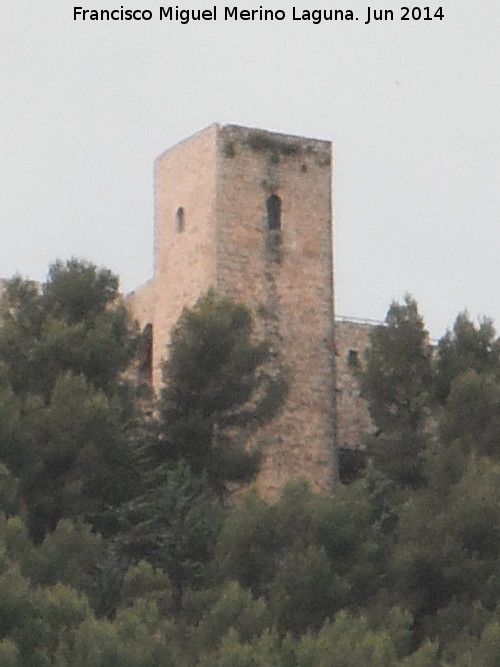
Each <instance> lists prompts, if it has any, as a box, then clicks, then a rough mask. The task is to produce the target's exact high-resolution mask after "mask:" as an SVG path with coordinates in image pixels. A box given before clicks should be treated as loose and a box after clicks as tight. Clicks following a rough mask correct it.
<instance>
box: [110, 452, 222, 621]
mask: <svg viewBox="0 0 500 667" xmlns="http://www.w3.org/2000/svg"><path fill="white" fill-rule="evenodd" d="M223 513H224V510H223V507H222V504H221V502H220V500H219V498H218V496H217V495H215V494H214V492H213V490H212V489H211V487H210V486H209V485H208V484H207V482H206V479H205V478H203V477H196V476H195V475H194V474H193V473H192V471H191V470H190V469H189V468H188V467H187V466H186V465H182V464H179V465H177V466H176V467H175V468H172V469H170V470H167V471H166V472H165V477H164V479H163V480H161V481H159V482H158V483H157V484H155V485H154V486H152V487H151V488H150V489H149V490H148V491H147V492H146V493H145V494H144V495H142V496H138V497H135V498H133V499H132V500H131V501H130V502H128V503H126V504H125V505H124V506H123V507H122V508H121V511H120V517H121V525H120V534H119V535H118V536H117V538H116V541H117V544H118V546H119V549H120V551H121V552H122V553H124V554H126V555H127V557H128V558H129V559H131V560H132V561H133V562H139V561H140V560H143V559H144V560H147V561H148V562H149V563H150V564H151V565H153V567H155V568H159V569H161V570H163V571H164V572H166V573H167V574H168V577H169V580H170V582H171V584H172V587H173V599H174V605H175V607H176V610H177V611H179V610H180V608H181V604H182V597H183V593H184V589H185V587H186V586H187V585H188V584H196V583H197V582H199V580H200V579H202V577H203V574H204V571H205V568H206V565H207V563H209V562H210V560H211V559H212V557H213V553H214V550H215V545H216V541H217V536H218V534H219V531H220V528H221V525H222V519H223Z"/></svg>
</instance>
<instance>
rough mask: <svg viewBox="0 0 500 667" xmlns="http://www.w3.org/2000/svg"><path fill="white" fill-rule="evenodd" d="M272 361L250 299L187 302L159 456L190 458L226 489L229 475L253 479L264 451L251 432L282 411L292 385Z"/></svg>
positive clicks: (165, 395) (169, 367)
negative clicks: (257, 334)
mask: <svg viewBox="0 0 500 667" xmlns="http://www.w3.org/2000/svg"><path fill="white" fill-rule="evenodd" d="M269 360H270V351H269V347H268V345H267V344H266V342H264V341H260V342H255V340H254V332H253V324H252V318H251V315H250V312H249V311H248V309H247V308H246V307H245V306H244V305H242V304H239V303H236V302H234V301H232V300H231V299H227V298H218V297H217V296H216V295H215V294H214V293H213V292H209V293H208V294H207V295H206V296H203V297H201V298H200V299H199V300H198V302H197V303H196V305H195V306H194V308H193V309H191V310H187V309H185V310H184V311H183V313H182V315H181V317H180V319H179V322H178V324H177V326H176V327H175V328H174V330H173V331H172V340H171V345H170V351H169V357H168V360H167V362H166V364H165V371H164V379H165V387H164V389H163V391H162V398H161V404H160V410H161V418H162V429H163V439H162V443H161V449H160V451H159V453H158V455H159V457H160V458H162V459H170V460H172V459H173V460H179V459H183V460H185V461H186V463H187V464H188V465H189V466H190V467H191V468H192V469H193V471H194V472H195V473H201V472H202V471H203V472H205V473H206V474H207V475H208V479H209V480H210V482H211V483H212V484H213V485H214V487H215V488H217V489H218V491H219V492H222V491H224V489H225V483H226V482H227V481H246V480H248V479H250V478H251V477H252V475H254V474H255V472H256V470H257V466H258V458H259V457H258V452H256V451H254V452H249V451H246V450H245V448H244V442H245V439H246V437H247V436H248V434H249V431H251V430H252V429H254V428H255V427H256V426H258V425H259V424H262V423H263V422H264V421H265V420H267V419H269V418H270V417H272V416H273V415H274V414H275V411H276V410H277V408H278V407H279V405H280V404H281V402H282V399H283V396H284V392H285V389H286V387H285V382H284V379H283V375H282V374H280V373H277V374H274V376H273V377H272V376H271V374H270V372H269V368H268V365H266V364H267V362H269Z"/></svg>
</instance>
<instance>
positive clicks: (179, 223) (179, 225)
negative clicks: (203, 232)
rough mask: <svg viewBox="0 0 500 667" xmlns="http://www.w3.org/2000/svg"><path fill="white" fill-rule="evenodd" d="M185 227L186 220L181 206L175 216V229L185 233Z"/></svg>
mask: <svg viewBox="0 0 500 667" xmlns="http://www.w3.org/2000/svg"><path fill="white" fill-rule="evenodd" d="M184 227H185V220H184V209H183V208H182V206H179V208H178V209H177V212H176V214H175V228H176V230H177V232H179V233H180V232H183V231H184Z"/></svg>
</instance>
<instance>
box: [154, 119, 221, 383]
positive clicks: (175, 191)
mask: <svg viewBox="0 0 500 667" xmlns="http://www.w3.org/2000/svg"><path fill="white" fill-rule="evenodd" d="M216 148H217V126H215V125H214V126H212V127H210V128H208V129H206V130H204V131H203V132H200V133H198V134H196V135H194V136H193V137H190V138H189V139H187V140H186V141H183V142H182V143H180V144H178V145H177V146H174V147H173V148H171V149H169V150H168V151H166V152H165V153H163V154H162V155H160V157H159V158H158V159H157V160H156V164H155V269H154V271H155V273H154V298H155V312H154V317H153V320H152V324H153V371H152V375H153V386H154V387H155V389H157V390H158V389H159V388H160V386H161V383H162V372H161V368H162V362H163V361H164V360H165V358H166V356H167V346H168V343H169V340H170V331H171V329H172V327H173V326H174V325H175V323H176V322H177V320H178V318H179V315H180V314H181V312H182V309H183V307H185V306H186V307H191V306H193V305H194V303H195V302H196V300H197V298H198V297H199V296H200V295H201V294H203V293H204V292H206V291H207V290H208V289H209V288H210V287H212V286H214V285H215V279H216V238H215V229H216V228H215V217H214V216H215V178H216V174H215V169H216ZM179 209H182V212H183V226H184V228H183V230H181V231H180V230H179V229H178V225H179V219H178V211H179Z"/></svg>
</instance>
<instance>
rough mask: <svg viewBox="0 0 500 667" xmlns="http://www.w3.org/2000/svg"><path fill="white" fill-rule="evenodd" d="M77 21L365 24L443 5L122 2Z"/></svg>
mask: <svg viewBox="0 0 500 667" xmlns="http://www.w3.org/2000/svg"><path fill="white" fill-rule="evenodd" d="M73 19H74V20H75V21H152V20H159V21H166V22H168V21H170V22H176V23H180V24H182V25H186V24H188V23H191V22H194V21H207V22H210V21H255V22H259V21H269V22H271V21H277V22H278V23H279V22H281V21H307V22H309V23H313V24H315V25H317V24H319V23H323V22H326V21H361V22H362V23H364V24H365V25H368V24H370V23H375V22H379V21H436V20H437V21H442V20H443V19H444V12H443V8H442V7H437V6H436V7H432V6H423V5H422V6H407V7H406V6H405V7H400V8H399V9H381V8H380V7H371V6H366V7H365V8H363V9H362V10H359V9H356V11H354V10H352V9H311V8H302V7H291V8H287V9H286V10H285V9H270V8H266V7H263V6H262V5H261V6H259V7H257V8H256V9H248V8H243V7H238V6H236V5H234V6H224V7H217V6H215V5H214V6H212V7H210V8H205V9H187V8H185V7H179V6H178V5H175V6H170V7H158V8H157V9H155V10H152V9H132V8H130V9H129V8H127V7H124V6H123V5H121V6H120V7H118V8H116V9H87V8H84V7H73Z"/></svg>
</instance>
